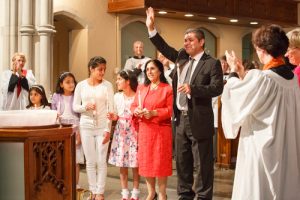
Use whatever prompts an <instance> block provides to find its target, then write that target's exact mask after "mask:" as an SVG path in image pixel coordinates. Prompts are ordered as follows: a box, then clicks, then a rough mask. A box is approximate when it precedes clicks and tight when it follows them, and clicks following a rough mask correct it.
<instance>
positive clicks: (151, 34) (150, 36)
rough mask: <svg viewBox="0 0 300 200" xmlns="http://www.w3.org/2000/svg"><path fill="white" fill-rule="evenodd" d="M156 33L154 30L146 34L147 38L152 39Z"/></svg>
mask: <svg viewBox="0 0 300 200" xmlns="http://www.w3.org/2000/svg"><path fill="white" fill-rule="evenodd" d="M156 33H157V30H156V29H154V30H153V31H149V32H148V34H149V38H153V37H154V36H155V35H156Z"/></svg>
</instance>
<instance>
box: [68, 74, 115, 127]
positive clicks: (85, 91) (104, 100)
mask: <svg viewBox="0 0 300 200" xmlns="http://www.w3.org/2000/svg"><path fill="white" fill-rule="evenodd" d="M113 98H114V91H113V86H112V84H111V83H110V82H109V81H107V80H103V81H102V83H100V84H99V85H96V86H91V85H89V84H88V81H87V79H86V80H83V81H81V82H79V83H78V84H77V86H76V89H75V92H74V101H73V110H74V111H75V112H78V113H81V116H80V126H81V127H84V128H98V129H99V128H100V129H104V131H106V132H110V128H111V121H110V120H108V119H107V117H106V114H107V112H108V111H110V112H111V111H112V110H113ZM88 103H95V104H96V110H95V111H93V110H89V111H87V110H86V108H85V106H86V105H87V104H88Z"/></svg>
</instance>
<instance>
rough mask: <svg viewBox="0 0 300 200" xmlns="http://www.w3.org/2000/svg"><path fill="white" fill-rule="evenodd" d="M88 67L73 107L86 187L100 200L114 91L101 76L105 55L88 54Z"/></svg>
mask: <svg viewBox="0 0 300 200" xmlns="http://www.w3.org/2000/svg"><path fill="white" fill-rule="evenodd" d="M88 69H89V78H87V79H85V80H83V81H81V82H79V83H78V84H77V86H76V89H75V93H74V102H73V109H74V111H75V112H78V113H81V116H80V122H79V124H80V125H79V126H80V134H81V143H82V147H83V152H84V155H85V158H86V171H87V176H88V183H89V190H90V191H91V192H92V193H93V195H92V199H95V200H103V199H104V189H105V180H106V175H107V163H106V155H107V150H108V143H109V139H110V129H111V121H110V120H108V119H107V117H106V115H107V113H108V112H109V110H110V109H113V101H112V99H113V95H114V91H113V87H112V84H111V83H110V82H108V81H107V80H105V79H104V78H103V76H104V73H105V70H106V60H105V59H104V58H102V57H100V56H96V57H93V58H91V60H90V61H89V63H88Z"/></svg>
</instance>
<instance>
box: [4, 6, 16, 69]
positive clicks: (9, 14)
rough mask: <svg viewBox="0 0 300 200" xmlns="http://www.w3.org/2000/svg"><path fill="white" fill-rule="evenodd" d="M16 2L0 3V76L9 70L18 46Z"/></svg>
mask: <svg viewBox="0 0 300 200" xmlns="http://www.w3.org/2000/svg"><path fill="white" fill-rule="evenodd" d="M17 25H18V2H17V0H10V1H0V74H1V72H2V71H4V70H6V69H9V67H10V64H11V56H12V55H13V53H14V52H16V51H17V47H18V46H17V44H18V32H17Z"/></svg>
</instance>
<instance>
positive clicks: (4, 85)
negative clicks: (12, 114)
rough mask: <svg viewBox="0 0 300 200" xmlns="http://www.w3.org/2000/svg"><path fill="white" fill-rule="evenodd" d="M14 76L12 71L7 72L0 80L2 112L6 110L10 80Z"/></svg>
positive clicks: (0, 107) (0, 106) (0, 105)
mask: <svg viewBox="0 0 300 200" xmlns="http://www.w3.org/2000/svg"><path fill="white" fill-rule="evenodd" d="M11 75H12V72H11V71H10V70H6V71H4V72H3V73H2V75H1V80H0V90H1V91H0V110H6V109H5V107H6V103H7V93H8V84H9V79H10V77H11Z"/></svg>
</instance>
